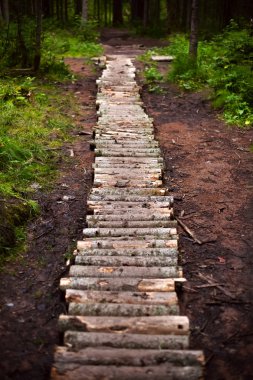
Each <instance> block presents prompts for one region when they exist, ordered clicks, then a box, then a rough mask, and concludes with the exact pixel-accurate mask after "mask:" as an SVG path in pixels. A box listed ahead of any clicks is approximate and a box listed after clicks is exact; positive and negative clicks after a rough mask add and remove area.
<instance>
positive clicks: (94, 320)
mask: <svg viewBox="0 0 253 380" xmlns="http://www.w3.org/2000/svg"><path fill="white" fill-rule="evenodd" d="M59 329H60V331H61V332H64V331H67V330H76V331H85V332H105V333H112V334H113V333H114V334H126V333H128V334H149V335H153V334H154V335H163V334H164V335H171V334H174V335H188V334H189V320H188V318H187V317H184V316H175V315H168V316H154V317H85V316H71V315H60V317H59ZM112 339H113V337H112Z"/></svg>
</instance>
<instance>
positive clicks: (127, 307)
mask: <svg viewBox="0 0 253 380" xmlns="http://www.w3.org/2000/svg"><path fill="white" fill-rule="evenodd" d="M68 310H69V314H71V315H81V316H82V315H83V316H97V317H99V316H111V317H117V316H122V317H138V316H139V317H144V316H155V315H178V314H179V307H178V305H177V304H173V305H169V306H168V305H136V304H116V303H88V304H83V303H73V302H71V303H70V304H69V308H68Z"/></svg>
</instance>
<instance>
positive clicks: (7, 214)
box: [0, 199, 32, 261]
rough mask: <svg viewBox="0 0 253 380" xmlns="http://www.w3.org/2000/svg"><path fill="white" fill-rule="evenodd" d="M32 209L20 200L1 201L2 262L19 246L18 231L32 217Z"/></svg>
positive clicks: (0, 248) (0, 252)
mask: <svg viewBox="0 0 253 380" xmlns="http://www.w3.org/2000/svg"><path fill="white" fill-rule="evenodd" d="M31 214H32V212H31V207H30V205H29V204H28V203H26V202H24V201H22V200H19V199H8V200H7V199H0V221H1V222H0V258H1V259H0V260H1V261H2V259H3V258H6V257H7V256H8V254H9V252H10V250H11V249H12V248H14V247H15V245H16V244H17V230H20V227H21V226H24V225H25V224H26V222H27V220H28V219H29V218H30V217H31Z"/></svg>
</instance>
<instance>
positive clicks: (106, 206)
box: [87, 200, 171, 212]
mask: <svg viewBox="0 0 253 380" xmlns="http://www.w3.org/2000/svg"><path fill="white" fill-rule="evenodd" d="M87 204H88V208H89V210H92V211H93V210H94V211H95V210H97V211H98V212H99V210H102V211H105V210H110V209H114V210H115V209H119V210H120V209H122V208H123V209H126V208H128V209H135V210H138V209H143V208H144V209H149V210H151V212H152V210H154V209H155V210H159V209H160V208H167V209H168V208H170V207H171V203H170V202H149V201H147V202H143V203H141V202H130V201H124V200H122V201H107V200H104V201H103V200H100V201H90V200H88V202H87Z"/></svg>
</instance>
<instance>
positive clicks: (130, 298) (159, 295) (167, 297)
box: [65, 289, 177, 306]
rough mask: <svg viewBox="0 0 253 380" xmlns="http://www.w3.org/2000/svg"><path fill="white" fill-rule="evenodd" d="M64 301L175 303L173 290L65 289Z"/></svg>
mask: <svg viewBox="0 0 253 380" xmlns="http://www.w3.org/2000/svg"><path fill="white" fill-rule="evenodd" d="M65 299H66V301H67V302H68V303H69V302H74V303H85V304H93V303H116V304H121V303H122V304H137V305H167V306H169V305H177V295H176V293H175V292H168V293H166V292H129V291H124V292H123V291H119V292H117V291H108V290H106V291H103V290H77V289H67V291H66V296H65Z"/></svg>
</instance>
